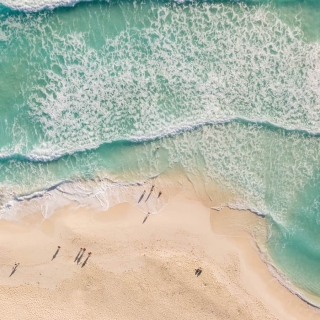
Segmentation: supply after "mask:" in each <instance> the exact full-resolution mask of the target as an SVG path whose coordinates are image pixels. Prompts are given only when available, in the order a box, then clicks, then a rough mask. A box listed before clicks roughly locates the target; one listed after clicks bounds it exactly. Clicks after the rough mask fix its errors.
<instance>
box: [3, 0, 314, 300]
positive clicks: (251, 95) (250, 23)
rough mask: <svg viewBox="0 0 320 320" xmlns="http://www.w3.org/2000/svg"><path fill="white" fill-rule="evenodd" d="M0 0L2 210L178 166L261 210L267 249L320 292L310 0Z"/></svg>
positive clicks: (297, 280)
mask: <svg viewBox="0 0 320 320" xmlns="http://www.w3.org/2000/svg"><path fill="white" fill-rule="evenodd" d="M2 3H3V4H4V5H6V7H5V6H3V7H1V8H0V137H1V139H0V169H1V170H0V188H1V199H0V201H1V203H2V209H1V212H2V216H3V217H8V215H11V214H14V210H12V208H14V206H15V205H16V203H17V202H20V201H21V200H23V199H25V198H24V197H25V196H28V195H31V196H32V194H33V193H34V192H40V194H42V192H43V191H44V190H47V193H48V192H49V191H50V190H51V189H52V188H53V187H54V186H58V185H63V183H67V182H68V186H69V185H71V186H72V185H73V184H72V182H74V183H75V184H74V190H73V195H74V194H76V193H78V194H79V196H81V197H88V198H89V196H88V195H89V194H90V197H93V196H94V195H95V194H98V193H99V194H101V192H102V191H101V190H99V188H96V185H95V187H92V190H90V191H88V189H86V190H85V192H82V191H83V190H82V191H81V190H80V188H79V187H78V185H77V184H76V183H77V182H78V181H83V180H88V181H90V180H91V179H92V180H96V179H98V180H99V179H100V180H103V179H106V178H109V179H111V180H112V181H114V182H115V183H136V182H139V181H143V180H147V179H149V178H151V177H155V176H157V175H159V174H160V173H163V172H167V171H170V170H171V169H172V168H175V167H179V168H181V169H182V170H183V171H184V172H185V174H186V175H188V176H189V177H190V179H191V181H194V183H195V188H197V184H196V179H193V177H195V176H196V177H201V179H202V181H203V182H204V184H205V185H207V186H209V185H210V183H215V184H218V185H219V186H220V187H221V188H224V189H227V190H229V191H230V192H232V193H233V195H234V200H233V201H232V202H231V203H229V205H230V206H233V207H237V208H246V209H250V210H252V211H255V212H258V213H260V214H264V215H266V217H267V220H268V222H269V229H270V230H269V231H270V232H269V240H268V243H267V246H268V252H269V254H270V257H271V259H272V260H273V262H274V263H275V264H276V266H277V267H278V268H280V270H281V271H282V272H283V273H284V274H285V275H286V276H287V277H288V279H289V280H290V281H291V282H292V283H294V284H295V285H297V286H298V287H300V288H303V289H304V290H306V291H308V292H310V293H312V294H314V295H318V296H319V295H320V276H319V275H318V273H317V265H319V263H320V246H319V241H318V240H319V239H318V238H319V236H318V234H319V231H320V227H319V223H320V218H319V204H320V201H319V200H318V198H319V196H318V194H317V190H319V187H320V186H319V184H320V183H319V181H320V177H319V163H320V162H319V160H320V159H319V157H320V152H319V148H320V145H319V134H320V118H319V114H320V113H319V107H320V45H319V39H320V32H319V31H320V22H319V21H320V20H319V19H318V18H317V17H318V16H319V15H318V14H319V12H320V4H319V3H318V2H316V1H303V2H301V1H275V2H273V3H270V2H268V1H250V2H249V1H248V2H246V4H244V3H241V2H234V1H233V2H231V1H223V2H210V3H200V2H197V3H192V4H191V3H185V4H177V3H175V2H166V1H158V2H148V3H143V2H131V1H121V2H110V3H106V2H90V3H79V4H77V5H76V6H75V7H71V8H70V7H67V8H64V7H60V8H57V9H55V10H54V11H40V12H34V13H24V12H22V11H23V10H24V11H30V10H31V11H37V9H39V8H40V7H39V3H40V2H35V1H34V2H32V1H31V0H30V1H29V2H28V1H25V2H19V3H18V2H16V1H11V0H5V1H4V0H3V1H2ZM35 3H37V5H35ZM48 3H49V1H44V2H42V4H43V5H44V7H45V6H48ZM17 4H19V6H18V7H17ZM49 4H50V6H51V5H54V1H51V2H50V3H49ZM56 4H57V2H56ZM60 4H61V3H60ZM10 7H11V8H14V9H19V10H20V11H12V10H11V9H10ZM157 147H160V148H159V149H157ZM69 182H70V183H69ZM71 188H72V187H71ZM103 190H104V189H103ZM208 192H210V191H209V188H208ZM155 210H156V208H155Z"/></svg>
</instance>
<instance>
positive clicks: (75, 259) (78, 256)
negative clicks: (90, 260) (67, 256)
mask: <svg viewBox="0 0 320 320" xmlns="http://www.w3.org/2000/svg"><path fill="white" fill-rule="evenodd" d="M82 250H83V249H82V248H80V251H79V252H78V254H77V256H76V258H75V259H74V261H73V262H76V261H77V260H78V258H79V256H80V254H81V252H82Z"/></svg>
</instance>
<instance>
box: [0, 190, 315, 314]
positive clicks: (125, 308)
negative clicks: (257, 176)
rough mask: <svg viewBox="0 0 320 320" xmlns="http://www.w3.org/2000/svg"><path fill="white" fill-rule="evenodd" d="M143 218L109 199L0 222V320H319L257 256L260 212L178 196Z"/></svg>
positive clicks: (262, 223) (123, 205)
mask: <svg viewBox="0 0 320 320" xmlns="http://www.w3.org/2000/svg"><path fill="white" fill-rule="evenodd" d="M145 217H146V216H145V214H144V213H142V212H141V211H140V210H139V208H138V207H134V206H131V205H129V204H119V205H117V206H114V207H112V208H111V209H109V210H108V211H107V212H99V211H93V210H89V209H83V208H76V207H74V206H69V207H67V208H64V209H61V210H59V211H58V212H57V213H56V214H55V215H54V216H53V217H51V218H50V219H47V220H44V219H43V218H42V216H41V215H40V213H39V215H32V216H29V217H27V218H25V219H24V220H23V221H22V222H7V221H0V243H1V256H0V302H1V316H0V318H1V319H3V320H7V319H14V320H17V319H33V320H34V319H52V320H53V319H59V320H60V319H77V320H79V319H104V320H108V319H119V320H120V319H121V320H123V319H126V320H131V319H135V320H136V319H197V320H200V319H210V320H212V319H259V320H262V319H280V320H285V319H304V320H305V319H320V314H319V313H318V311H317V310H316V309H315V308H313V307H311V306H309V305H307V304H306V303H305V302H303V301H302V300H300V299H299V298H298V297H296V296H295V295H293V294H291V293H290V292H289V291H288V290H287V289H286V288H284V287H283V286H282V285H281V284H280V283H279V282H278V281H277V280H276V279H275V278H274V277H273V276H272V275H271V273H270V272H269V270H268V268H267V266H266V265H265V264H264V263H263V262H262V261H261V259H260V257H259V254H258V250H257V247H256V245H255V242H254V240H253V238H252V236H251V234H253V233H256V234H257V232H256V230H259V232H260V233H262V234H263V232H264V231H263V230H264V219H263V218H259V217H257V216H255V215H254V214H252V213H250V212H245V211H233V210H230V209H223V210H221V211H214V210H210V209H209V208H207V207H205V206H204V205H202V204H201V203H200V202H199V201H196V200H195V198H194V197H188V196H185V195H184V194H178V195H176V196H174V197H173V198H171V199H170V201H169V204H168V205H167V206H166V207H165V208H164V209H163V210H162V211H161V212H160V213H159V214H156V215H149V216H148V218H147V220H146V221H145V223H142V222H143V220H144V218H145ZM58 245H60V246H61V249H60V251H59V252H58V254H57V256H56V257H55V259H53V260H51V259H52V257H53V255H54V253H55V252H56V249H57V246H58ZM80 247H86V249H87V250H86V253H85V255H84V256H83V258H82V260H81V262H80V263H77V262H74V260H75V257H76V255H77V253H78V252H79V249H80ZM89 251H91V252H92V256H91V257H90V258H89V259H88V260H87V262H86V264H85V265H83V262H84V261H85V259H86V258H87V253H88V252H89ZM15 262H19V263H20V265H19V266H18V268H17V270H16V272H15V273H14V274H13V275H12V276H11V277H9V275H10V273H11V271H12V267H13V265H14V263H15ZM199 266H201V267H202V268H203V272H202V274H201V275H200V276H199V277H196V276H195V274H194V270H195V268H197V267H199Z"/></svg>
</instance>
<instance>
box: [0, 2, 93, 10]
mask: <svg viewBox="0 0 320 320" xmlns="http://www.w3.org/2000/svg"><path fill="white" fill-rule="evenodd" d="M80 1H84V2H89V1H91V0H1V1H0V3H1V4H3V5H4V6H6V7H8V8H10V9H12V10H19V11H24V12H35V11H40V10H44V9H48V10H52V9H54V8H57V7H70V6H74V5H75V4H76V3H78V2H80Z"/></svg>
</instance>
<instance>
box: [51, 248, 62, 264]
mask: <svg viewBox="0 0 320 320" xmlns="http://www.w3.org/2000/svg"><path fill="white" fill-rule="evenodd" d="M60 248H61V247H60V246H58V249H57V251H56V252H55V254H54V255H53V257H52V259H51V261H52V260H53V259H55V257H56V256H57V255H58V253H59V251H60Z"/></svg>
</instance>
